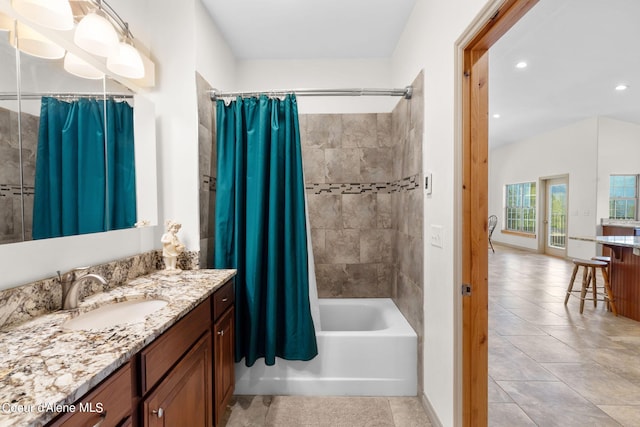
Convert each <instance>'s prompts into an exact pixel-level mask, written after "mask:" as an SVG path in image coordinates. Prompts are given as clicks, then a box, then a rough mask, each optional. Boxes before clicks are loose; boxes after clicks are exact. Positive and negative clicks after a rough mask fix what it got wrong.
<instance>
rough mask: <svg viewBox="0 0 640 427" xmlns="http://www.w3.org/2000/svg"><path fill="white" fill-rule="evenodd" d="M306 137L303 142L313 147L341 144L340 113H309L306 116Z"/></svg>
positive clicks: (336, 146) (334, 146)
mask: <svg viewBox="0 0 640 427" xmlns="http://www.w3.org/2000/svg"><path fill="white" fill-rule="evenodd" d="M305 135H306V138H304V140H303V144H304V145H306V146H309V147H315V148H338V147H341V146H342V115H340V114H309V115H307V116H306V132H305Z"/></svg>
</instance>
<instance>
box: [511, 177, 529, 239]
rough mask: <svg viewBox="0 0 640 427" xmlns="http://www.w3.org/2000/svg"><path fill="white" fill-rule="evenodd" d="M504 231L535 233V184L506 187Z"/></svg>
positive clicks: (525, 183)
mask: <svg viewBox="0 0 640 427" xmlns="http://www.w3.org/2000/svg"><path fill="white" fill-rule="evenodd" d="M505 205H506V212H505V218H506V219H507V220H506V229H507V230H509V231H518V232H521V233H528V234H534V233H535V232H536V183H535V182H524V183H521V184H508V185H507V187H506V203H505Z"/></svg>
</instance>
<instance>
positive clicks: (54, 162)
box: [33, 97, 136, 239]
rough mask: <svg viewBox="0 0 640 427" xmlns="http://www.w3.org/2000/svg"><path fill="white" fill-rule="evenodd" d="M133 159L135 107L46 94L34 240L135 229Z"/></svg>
mask: <svg viewBox="0 0 640 427" xmlns="http://www.w3.org/2000/svg"><path fill="white" fill-rule="evenodd" d="M105 104H106V105H105ZM105 107H106V115H107V117H108V127H107V140H106V142H105V138H104V135H105V126H104V114H105ZM134 162H135V160H134V148H133V108H132V107H130V106H129V105H128V104H127V103H126V102H115V101H114V100H112V99H110V100H107V101H106V102H105V101H104V100H96V99H88V98H82V99H79V100H77V101H73V102H65V101H60V100H58V99H55V98H50V97H43V98H42V102H41V108H40V127H39V133H38V149H37V154H36V174H35V175H36V176H35V190H34V202H33V238H34V239H45V238H50V237H61V236H70V235H76V234H84V233H95V232H99V231H107V230H115V229H120V228H127V227H133V225H134V223H135V221H136V193H135V168H134ZM107 184H108V185H107Z"/></svg>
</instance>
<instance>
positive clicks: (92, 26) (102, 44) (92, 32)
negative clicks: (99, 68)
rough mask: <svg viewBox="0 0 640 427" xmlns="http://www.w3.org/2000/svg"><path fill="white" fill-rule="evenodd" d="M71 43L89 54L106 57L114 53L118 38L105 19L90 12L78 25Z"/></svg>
mask: <svg viewBox="0 0 640 427" xmlns="http://www.w3.org/2000/svg"><path fill="white" fill-rule="evenodd" d="M73 41H74V42H75V44H76V45H78V47H81V48H82V49H84V50H86V51H87V52H89V53H93V54H94V55H98V56H104V57H108V56H111V55H113V54H115V53H116V51H117V49H118V44H119V41H120V38H119V37H118V33H117V32H116V30H115V28H113V25H111V22H109V20H108V19H107V18H105V17H104V16H101V15H100V14H98V13H97V12H91V13H89V14H87V15H86V16H85V17H84V18H82V19H81V20H80V22H79V23H78V26H77V27H76V32H75V34H74V36H73Z"/></svg>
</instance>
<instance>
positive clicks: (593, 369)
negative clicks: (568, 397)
mask: <svg viewBox="0 0 640 427" xmlns="http://www.w3.org/2000/svg"><path fill="white" fill-rule="evenodd" d="M543 366H544V367H545V368H546V369H548V370H549V371H550V372H552V373H553V374H554V375H555V376H556V377H558V378H559V379H560V380H562V381H563V382H564V383H566V384H567V385H568V386H569V387H571V388H572V389H574V390H575V391H577V392H578V393H580V395H581V396H584V397H585V398H586V399H588V400H589V401H590V402H591V403H594V404H596V405H606V404H610V405H615V404H617V405H640V387H638V386H636V385H635V384H633V383H631V382H629V381H627V380H626V379H625V378H623V377H621V376H619V375H617V374H614V373H613V372H611V371H609V370H608V369H607V368H605V367H603V366H601V365H599V364H596V363H544V364H543ZM639 424H640V423H639Z"/></svg>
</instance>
